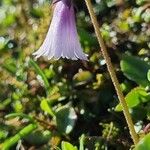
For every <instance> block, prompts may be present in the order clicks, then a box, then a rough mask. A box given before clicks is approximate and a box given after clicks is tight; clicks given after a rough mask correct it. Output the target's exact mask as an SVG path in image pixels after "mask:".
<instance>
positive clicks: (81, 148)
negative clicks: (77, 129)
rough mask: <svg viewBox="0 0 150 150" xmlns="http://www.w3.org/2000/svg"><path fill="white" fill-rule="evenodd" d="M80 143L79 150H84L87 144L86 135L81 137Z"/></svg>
mask: <svg viewBox="0 0 150 150" xmlns="http://www.w3.org/2000/svg"><path fill="white" fill-rule="evenodd" d="M79 141H80V147H79V150H84V142H85V135H84V134H82V135H81V137H80V139H79Z"/></svg>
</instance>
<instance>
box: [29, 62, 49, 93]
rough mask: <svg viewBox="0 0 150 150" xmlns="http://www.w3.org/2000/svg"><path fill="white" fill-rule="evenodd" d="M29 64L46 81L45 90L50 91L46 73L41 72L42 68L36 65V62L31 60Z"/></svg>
mask: <svg viewBox="0 0 150 150" xmlns="http://www.w3.org/2000/svg"><path fill="white" fill-rule="evenodd" d="M29 64H30V65H31V66H32V67H33V68H34V69H35V71H36V73H37V74H39V75H40V76H41V77H42V79H43V81H44V86H45V88H46V89H47V90H48V89H49V87H50V85H49V82H48V80H47V77H46V76H45V74H44V72H43V71H42V70H41V68H40V67H39V66H38V65H37V64H36V62H35V61H33V60H32V59H30V61H29Z"/></svg>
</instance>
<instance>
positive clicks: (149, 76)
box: [147, 69, 150, 81]
mask: <svg viewBox="0 0 150 150" xmlns="http://www.w3.org/2000/svg"><path fill="white" fill-rule="evenodd" d="M147 79H148V81H150V69H149V70H148V72H147Z"/></svg>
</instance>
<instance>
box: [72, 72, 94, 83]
mask: <svg viewBox="0 0 150 150" xmlns="http://www.w3.org/2000/svg"><path fill="white" fill-rule="evenodd" d="M92 77H93V76H92V74H91V72H89V71H79V72H78V73H77V74H75V75H74V77H73V79H74V81H75V83H76V84H77V85H81V84H84V83H87V82H88V81H90V80H91V79H92Z"/></svg>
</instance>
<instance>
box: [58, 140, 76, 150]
mask: <svg viewBox="0 0 150 150" xmlns="http://www.w3.org/2000/svg"><path fill="white" fill-rule="evenodd" d="M61 148H62V150H77V147H76V146H73V145H72V144H70V143H68V142H64V141H63V142H62V143H61Z"/></svg>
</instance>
